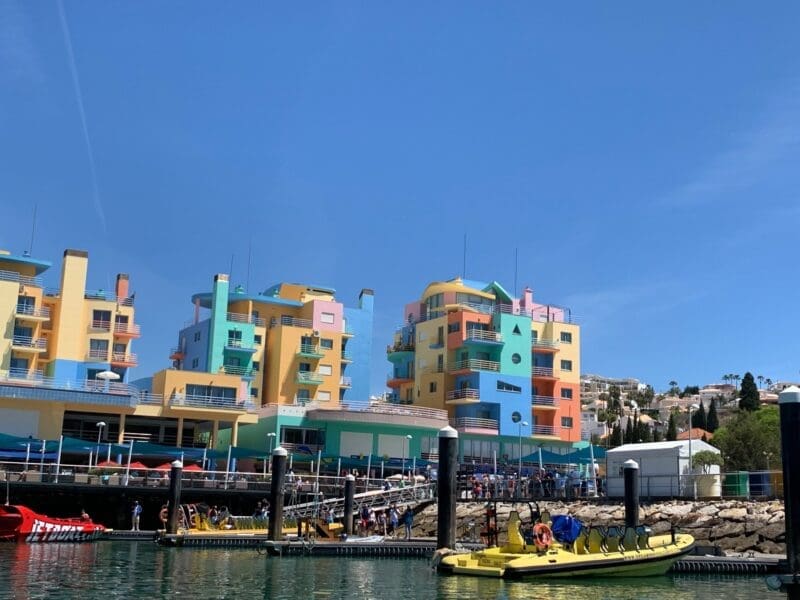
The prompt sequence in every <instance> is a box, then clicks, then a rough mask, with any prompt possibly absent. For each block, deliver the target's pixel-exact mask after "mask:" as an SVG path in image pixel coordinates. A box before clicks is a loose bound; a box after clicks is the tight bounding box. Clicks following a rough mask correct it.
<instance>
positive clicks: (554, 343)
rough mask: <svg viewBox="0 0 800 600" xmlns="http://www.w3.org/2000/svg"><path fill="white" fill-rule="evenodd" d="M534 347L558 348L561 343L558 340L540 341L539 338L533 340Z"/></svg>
mask: <svg viewBox="0 0 800 600" xmlns="http://www.w3.org/2000/svg"><path fill="white" fill-rule="evenodd" d="M531 345H532V346H541V347H543V348H558V346H559V345H560V342H558V341H557V340H540V339H539V338H533V339H532V340H531Z"/></svg>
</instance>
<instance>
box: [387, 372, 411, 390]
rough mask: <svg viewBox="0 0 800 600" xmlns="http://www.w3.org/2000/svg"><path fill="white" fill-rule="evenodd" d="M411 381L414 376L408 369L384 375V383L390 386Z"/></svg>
mask: <svg viewBox="0 0 800 600" xmlns="http://www.w3.org/2000/svg"><path fill="white" fill-rule="evenodd" d="M413 381H414V377H413V376H412V375H411V374H410V373H408V371H406V372H399V371H394V372H390V373H389V374H388V375H387V376H386V385H387V386H388V387H390V388H399V387H400V386H401V385H403V384H404V383H412V382H413Z"/></svg>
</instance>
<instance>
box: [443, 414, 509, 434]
mask: <svg viewBox="0 0 800 600" xmlns="http://www.w3.org/2000/svg"><path fill="white" fill-rule="evenodd" d="M450 426H451V427H454V428H455V429H491V430H494V431H497V429H498V423H497V419H477V418H475V417H457V418H455V419H450Z"/></svg>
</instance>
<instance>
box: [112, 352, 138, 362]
mask: <svg viewBox="0 0 800 600" xmlns="http://www.w3.org/2000/svg"><path fill="white" fill-rule="evenodd" d="M111 362H112V363H114V362H117V363H138V362H139V359H138V357H137V356H136V355H135V354H134V353H133V352H127V353H126V352H114V353H112V354H111Z"/></svg>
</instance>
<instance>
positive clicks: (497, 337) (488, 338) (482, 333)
mask: <svg viewBox="0 0 800 600" xmlns="http://www.w3.org/2000/svg"><path fill="white" fill-rule="evenodd" d="M466 339H468V340H480V341H483V342H502V341H503V335H502V334H501V333H498V332H497V331H489V330H487V329H469V330H467V337H466Z"/></svg>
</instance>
